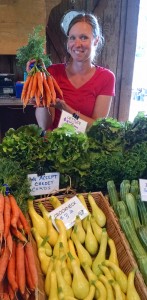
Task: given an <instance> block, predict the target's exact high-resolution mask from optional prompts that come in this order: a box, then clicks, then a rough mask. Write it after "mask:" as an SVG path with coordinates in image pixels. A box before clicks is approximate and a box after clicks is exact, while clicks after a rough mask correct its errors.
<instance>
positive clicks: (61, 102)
mask: <svg viewBox="0 0 147 300" xmlns="http://www.w3.org/2000/svg"><path fill="white" fill-rule="evenodd" d="M51 106H53V107H55V108H57V109H59V110H62V109H63V110H65V111H67V104H66V102H65V101H64V100H63V99H59V98H57V99H56V104H51Z"/></svg>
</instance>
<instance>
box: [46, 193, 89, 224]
mask: <svg viewBox="0 0 147 300" xmlns="http://www.w3.org/2000/svg"><path fill="white" fill-rule="evenodd" d="M88 214H89V212H88V211H87V209H86V208H85V207H84V205H83V204H82V203H81V201H80V200H79V199H78V197H77V196H74V197H72V198H71V199H70V200H69V201H67V202H66V203H64V204H62V205H61V206H59V207H58V208H56V209H54V210H53V211H52V212H50V213H49V216H51V217H52V221H53V224H54V225H55V227H56V224H55V219H61V220H62V221H63V222H64V224H65V226H66V228H67V229H69V228H71V227H72V226H73V225H74V223H75V219H76V216H79V217H80V219H81V220H83V219H84V218H85V217H86V216H88ZM56 228H57V227H56Z"/></svg>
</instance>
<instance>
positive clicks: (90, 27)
mask: <svg viewBox="0 0 147 300" xmlns="http://www.w3.org/2000/svg"><path fill="white" fill-rule="evenodd" d="M102 42H103V38H102V35H101V30H100V26H99V24H98V21H97V19H96V17H95V16H94V15H92V14H89V13H79V14H78V15H77V16H76V17H74V18H73V19H72V20H71V22H70V24H69V28H68V31H67V53H68V61H67V63H61V64H53V65H51V66H49V67H48V68H47V70H48V72H49V73H50V74H51V75H53V76H54V77H55V79H56V80H57V82H58V84H59V86H60V88H61V90H62V92H63V99H59V98H57V103H56V105H55V107H52V108H51V109H50V110H48V109H47V108H43V107H42V108H40V107H39V108H36V119H37V122H38V124H39V126H40V127H42V129H43V130H46V129H49V128H52V129H53V128H56V127H57V126H58V122H59V119H60V115H61V111H62V110H65V111H66V112H68V113H70V114H74V113H76V114H77V115H78V116H79V117H80V118H81V119H82V120H84V121H86V122H87V123H88V125H91V124H92V123H93V122H94V121H95V120H96V119H98V118H102V117H107V116H108V113H109V110H110V105H111V100H112V96H114V94H115V76H114V74H113V73H112V72H111V71H110V70H108V69H106V68H102V67H99V66H97V65H95V64H94V57H95V55H96V51H97V49H100V48H101V46H102V44H103V43H102ZM31 62H33V60H32V61H30V62H28V64H27V71H28V70H29V65H30V63H31ZM57 97H58V95H57Z"/></svg>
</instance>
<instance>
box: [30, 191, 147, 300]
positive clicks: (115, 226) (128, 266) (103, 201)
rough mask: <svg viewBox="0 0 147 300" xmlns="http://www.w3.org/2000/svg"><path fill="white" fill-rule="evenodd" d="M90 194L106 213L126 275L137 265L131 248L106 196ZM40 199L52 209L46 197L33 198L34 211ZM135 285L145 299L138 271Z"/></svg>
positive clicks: (41, 294)
mask: <svg viewBox="0 0 147 300" xmlns="http://www.w3.org/2000/svg"><path fill="white" fill-rule="evenodd" d="M91 194H92V196H93V197H94V199H95V201H96V203H97V205H98V206H99V207H100V208H101V209H102V210H103V212H104V213H105V215H106V219H107V221H106V229H107V232H108V235H109V236H110V237H111V238H112V239H113V240H114V242H115V245H116V249H117V253H118V260H119V265H120V267H121V269H122V270H123V271H124V272H125V274H126V275H128V273H129V272H130V271H131V270H132V269H133V268H134V267H137V263H136V261H135V258H134V256H133V253H132V250H131V249H130V246H129V243H128V241H127V239H126V237H125V235H124V233H123V232H122V230H121V228H120V225H119V223H118V219H117V217H116V215H115V213H114V211H113V209H112V208H111V206H110V204H109V202H108V200H107V198H105V197H104V196H103V194H102V193H101V192H94V193H91ZM73 196H74V195H71V194H67V195H66V194H64V195H62V196H61V195H60V196H58V199H59V200H60V201H61V203H62V202H63V199H64V197H68V198H71V197H73ZM83 196H84V198H85V200H86V203H87V206H88V208H89V210H90V205H89V203H88V200H87V196H88V194H87V193H83ZM39 201H41V202H42V203H43V205H44V206H45V207H46V209H47V210H48V211H52V210H53V207H52V205H51V204H50V202H49V200H48V198H40V199H36V200H34V207H35V209H36V211H37V212H38V213H40V210H39V208H38V202H39ZM32 242H33V246H34V252H35V254H36V255H35V256H36V262H37V268H38V273H39V279H40V282H39V290H40V292H39V300H44V299H46V297H45V294H44V278H43V275H42V272H41V269H40V265H39V261H38V258H37V252H36V251H37V250H36V249H37V248H36V245H35V241H33V238H32ZM135 286H136V289H137V291H138V294H139V295H140V298H141V300H147V286H146V285H145V283H144V280H143V277H142V275H141V273H140V271H137V272H136V275H135Z"/></svg>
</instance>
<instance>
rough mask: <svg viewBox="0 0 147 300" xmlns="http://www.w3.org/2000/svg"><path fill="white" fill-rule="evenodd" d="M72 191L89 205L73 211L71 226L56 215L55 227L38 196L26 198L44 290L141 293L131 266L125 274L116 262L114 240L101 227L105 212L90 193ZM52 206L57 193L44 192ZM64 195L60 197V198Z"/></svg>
mask: <svg viewBox="0 0 147 300" xmlns="http://www.w3.org/2000/svg"><path fill="white" fill-rule="evenodd" d="M77 197H78V198H79V200H80V201H81V202H82V204H83V205H84V206H85V208H86V209H87V210H88V211H89V215H88V216H87V217H86V218H84V219H83V220H81V219H80V218H79V217H78V215H77V217H76V220H75V224H74V226H73V227H72V228H70V229H68V230H67V229H66V227H65V225H64V223H63V221H62V219H55V223H56V226H57V228H58V230H57V229H56V228H55V227H54V225H53V223H52V221H51V219H50V218H49V215H48V213H49V212H48V210H47V208H46V207H45V206H44V204H43V203H42V202H41V201H39V200H38V201H37V206H38V210H36V205H35V202H34V201H31V200H29V201H28V213H29V215H30V219H31V222H32V228H31V232H32V234H33V236H34V239H35V240H36V243H37V253H38V257H39V259H40V265H41V269H42V272H43V274H44V278H45V287H44V288H45V294H46V298H48V299H50V300H53V299H54V300H55V299H58V300H59V299H60V300H61V299H62V300H64V299H65V300H73V299H77V300H80V299H85V300H93V299H103V300H106V299H119V300H121V299H122V300H123V299H128V300H131V299H132V300H134V299H138V300H139V299H141V298H140V296H139V294H138V292H137V290H136V287H135V283H134V278H135V273H136V271H137V270H136V269H134V268H133V269H132V270H131V271H130V272H129V274H128V276H127V275H126V274H125V273H124V272H123V270H122V269H121V268H120V266H119V261H118V256H117V251H116V247H115V242H114V240H113V239H112V238H110V237H109V235H108V232H107V229H106V227H105V226H106V216H105V214H104V212H103V211H102V209H101V208H100V207H99V206H98V205H97V204H96V202H95V200H94V198H93V196H92V194H91V193H89V194H88V196H87V197H88V202H86V201H85V198H84V196H83V195H82V194H77ZM48 201H49V202H50V205H51V206H52V208H53V209H54V208H56V207H59V206H60V205H61V204H62V203H61V202H60V200H59V199H58V198H57V197H56V196H51V197H49V198H48ZM66 201H69V198H67V197H64V202H66Z"/></svg>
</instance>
